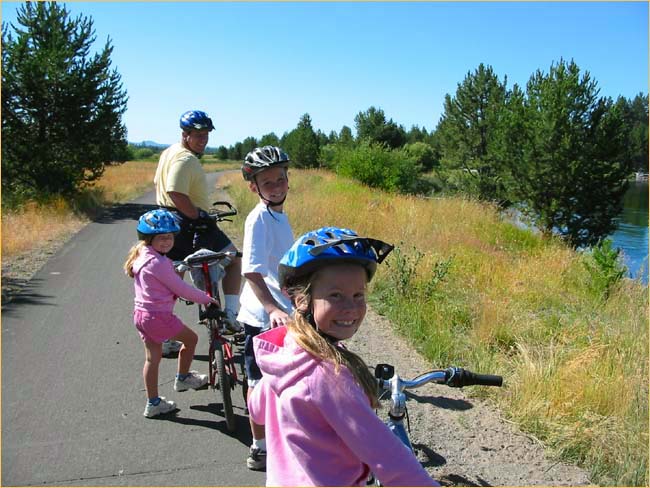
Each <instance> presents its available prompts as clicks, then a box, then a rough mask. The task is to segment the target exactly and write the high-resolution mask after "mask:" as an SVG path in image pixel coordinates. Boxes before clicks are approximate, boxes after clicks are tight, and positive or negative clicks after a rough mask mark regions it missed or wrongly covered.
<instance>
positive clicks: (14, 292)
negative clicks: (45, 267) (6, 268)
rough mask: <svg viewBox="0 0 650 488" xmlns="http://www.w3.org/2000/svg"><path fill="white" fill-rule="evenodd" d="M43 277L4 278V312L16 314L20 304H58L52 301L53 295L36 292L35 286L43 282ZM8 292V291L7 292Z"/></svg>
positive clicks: (4, 313)
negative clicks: (27, 278) (26, 278)
mask: <svg viewBox="0 0 650 488" xmlns="http://www.w3.org/2000/svg"><path fill="white" fill-rule="evenodd" d="M42 281H43V280H41V279H32V280H29V281H27V280H21V279H14V278H2V287H3V289H5V290H4V291H3V294H2V314H3V315H15V314H16V312H17V308H18V306H20V305H24V304H31V305H50V306H54V305H56V304H55V303H54V302H51V301H50V299H51V298H53V296H52V295H43V294H41V293H35V292H34V288H36V287H38V285H39V284H40V283H41V282H42ZM5 292H6V293H5Z"/></svg>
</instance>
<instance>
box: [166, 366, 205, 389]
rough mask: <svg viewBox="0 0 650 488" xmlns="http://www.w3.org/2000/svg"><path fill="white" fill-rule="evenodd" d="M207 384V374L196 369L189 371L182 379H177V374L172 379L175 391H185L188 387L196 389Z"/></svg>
mask: <svg viewBox="0 0 650 488" xmlns="http://www.w3.org/2000/svg"><path fill="white" fill-rule="evenodd" d="M207 384H208V375H207V374H199V373H198V372H197V371H190V372H189V373H188V375H187V378H185V379H184V380H179V379H178V376H177V377H176V380H175V381H174V390H176V391H185V390H188V389H190V388H192V389H193V390H198V389H199V388H201V387H202V386H205V385H207Z"/></svg>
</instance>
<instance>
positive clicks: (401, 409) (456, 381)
mask: <svg viewBox="0 0 650 488" xmlns="http://www.w3.org/2000/svg"><path fill="white" fill-rule="evenodd" d="M375 378H376V379H377V383H378V386H379V400H380V401H381V400H383V399H384V398H385V396H386V394H390V395H391V397H390V408H389V410H388V420H386V422H385V424H386V425H387V426H388V428H389V429H390V430H391V431H392V432H393V433H394V434H395V435H396V436H397V437H398V438H399V439H400V440H401V441H402V443H403V444H404V445H405V446H406V447H408V448H409V449H410V450H411V451H413V446H412V445H411V441H410V439H409V435H408V432H410V425H409V417H408V409H407V406H406V393H405V391H406V390H408V389H413V388H418V387H420V386H423V385H425V384H427V383H436V384H440V385H447V386H449V387H452V388H463V387H464V386H472V385H482V386H502V385H503V378H502V377H501V376H497V375H491V374H477V373H473V372H471V371H469V370H466V369H463V368H457V367H450V368H446V369H437V370H433V371H429V372H427V373H423V374H421V375H419V376H416V377H415V378H413V379H412V380H405V379H402V378H400V377H399V375H398V374H397V373H396V372H395V367H394V366H392V365H390V364H378V365H377V366H376V367H375ZM404 417H406V422H407V426H406V428H404ZM407 431H408V432H407ZM367 484H368V485H375V486H382V485H381V481H380V480H378V479H377V478H376V477H375V476H374V475H373V474H371V475H370V477H369V479H368V483H367Z"/></svg>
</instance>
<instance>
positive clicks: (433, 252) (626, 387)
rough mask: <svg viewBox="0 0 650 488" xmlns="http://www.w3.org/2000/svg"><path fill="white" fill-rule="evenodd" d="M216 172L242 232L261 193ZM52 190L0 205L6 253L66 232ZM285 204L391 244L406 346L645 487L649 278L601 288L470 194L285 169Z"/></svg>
mask: <svg viewBox="0 0 650 488" xmlns="http://www.w3.org/2000/svg"><path fill="white" fill-rule="evenodd" d="M235 166H236V164H231V165H230V166H226V167H230V168H232V167H235ZM207 167H208V169H219V168H223V167H224V166H222V165H218V166H217V165H214V166H213V165H208V166H207ZM154 170H155V164H151V163H143V162H137V163H127V164H125V165H121V166H116V167H110V168H108V169H107V172H106V174H105V175H104V177H103V178H102V179H101V180H100V181H99V183H98V185H97V187H98V190H97V191H98V192H99V193H100V196H101V198H100V199H98V200H99V201H102V202H105V203H112V202H118V201H126V200H129V199H131V198H133V197H134V196H136V195H137V194H139V193H142V191H144V190H145V189H149V188H151V186H150V184H149V183H148V182H150V181H151V180H152V177H153V172H154ZM134 182H144V186H139V185H137V184H135V183H134ZM225 183H226V184H228V185H229V186H228V192H229V194H230V195H231V197H232V200H233V203H234V204H235V205H236V206H237V207H238V209H239V211H240V215H239V216H238V217H237V218H236V219H235V221H234V222H233V223H232V224H227V225H230V226H232V228H231V229H232V230H233V231H234V230H236V231H237V232H238V233H241V228H242V227H243V220H244V218H245V216H246V214H247V213H248V211H249V210H250V209H251V208H252V207H253V205H254V204H255V202H256V198H255V195H254V194H252V193H250V192H249V191H248V189H247V188H246V187H245V185H244V183H243V181H242V180H241V177H240V176H239V175H236V174H235V175H231V176H228V177H226V180H225ZM55 203H56V205H54V206H55V208H54V209H49V208H45V207H38V206H36V205H32V206H27V207H26V209H25V210H24V211H22V212H18V213H17V214H5V211H4V209H3V215H2V217H3V221H2V227H3V235H2V252H3V256H6V254H5V253H7V251H6V249H9V248H11V249H13V250H12V252H14V253H15V252H20V251H21V250H24V249H25V246H28V245H30V244H31V243H32V237H33V236H34V235H51V234H52V233H56V232H62V233H65V232H69V230H66V225H67V224H66V222H72V223H74V222H79V221H83V219H84V217H77V216H75V215H74V213H73V212H72V211H71V208H72V207H71V206H70V205H68V204H66V203H65V202H55ZM286 209H287V212H288V214H289V215H290V219H291V222H292V225H293V227H294V232H295V234H296V235H299V234H300V233H302V232H304V231H306V230H309V229H312V228H316V227H319V226H321V225H337V226H347V227H351V228H353V229H355V230H357V231H358V232H360V233H362V234H366V235H371V236H376V237H378V238H381V239H384V240H386V241H389V242H393V243H395V244H397V245H398V249H397V250H396V251H395V252H394V253H393V255H392V256H391V257H390V258H389V259H388V260H387V262H386V265H385V266H383V265H382V266H380V270H379V272H378V279H376V280H375V281H374V285H375V286H374V289H373V297H374V302H375V308H376V309H377V310H378V311H380V312H381V313H384V314H386V315H387V316H388V317H389V318H390V319H391V320H392V321H393V323H394V324H395V325H396V327H397V328H398V330H399V331H400V333H402V334H404V335H405V336H407V337H408V338H409V339H410V340H411V341H412V343H413V347H414V348H415V349H417V350H418V351H420V352H421V353H422V354H423V355H424V356H425V357H427V358H428V359H429V361H430V362H431V364H432V365H434V366H447V365H450V364H458V365H462V366H466V367H468V368H470V369H474V370H476V371H485V372H494V373H497V374H502V375H503V376H504V377H505V382H506V385H505V388H504V389H501V390H499V391H494V390H492V391H491V392H490V393H491V394H492V395H493V398H494V401H495V402H497V403H498V404H499V405H500V407H501V408H502V410H503V412H504V414H505V415H506V416H507V417H508V418H510V419H511V420H512V421H514V422H516V423H517V424H518V425H520V426H521V427H522V428H523V430H525V431H527V432H529V433H531V434H533V435H535V436H536V437H538V438H539V439H541V440H542V441H543V442H544V443H545V444H546V445H547V446H548V447H549V449H550V450H552V451H554V452H555V453H556V454H557V455H558V456H560V457H561V458H563V459H565V460H568V461H572V462H576V463H579V464H581V465H583V466H584V467H586V468H587V469H588V470H590V471H591V474H592V481H593V482H594V483H597V484H600V485H625V486H647V483H648V474H647V470H648V293H647V288H644V287H642V286H640V285H639V284H638V283H634V282H630V281H628V280H624V281H623V282H622V283H621V284H620V285H619V286H617V287H615V288H614V289H613V290H611V291H610V293H609V298H607V299H604V298H603V295H602V293H600V291H599V290H598V288H597V287H596V288H594V287H593V286H592V284H591V276H590V274H589V272H588V271H587V270H586V268H585V266H583V261H584V259H585V258H584V257H581V256H579V255H578V254H576V253H574V252H573V251H571V250H569V249H567V248H566V247H564V246H562V245H561V244H559V243H557V242H554V241H550V242H548V241H543V240H541V239H540V238H539V237H537V236H535V235H532V234H531V233H529V232H526V231H522V230H520V229H517V228H515V227H514V226H513V225H511V224H509V223H507V222H503V221H502V220H501V219H500V218H499V216H498V214H497V212H496V211H495V210H494V209H492V208H490V207H487V206H485V205H483V204H479V203H475V202H471V201H468V200H463V199H455V198H446V199H439V200H437V199H434V200H423V199H417V198H412V197H405V196H395V195H387V194H385V193H382V192H379V191H373V190H370V189H368V188H365V187H363V186H361V185H358V184H356V183H354V182H351V181H347V180H342V179H338V178H336V177H335V176H333V175H331V174H329V173H326V172H319V171H296V170H294V171H292V181H291V194H290V195H289V198H288V200H287V205H286ZM11 219H13V220H11ZM5 228H8V229H10V230H9V231H8V232H5ZM226 230H227V231H228V227H226ZM19 234H24V235H25V236H26V237H25V239H23V240H22V241H21V242H19V239H18V237H17V236H18V235H19ZM30 236H31V237H30ZM21 246H22V248H21ZM16 249H18V251H16ZM473 393H474V394H485V393H484V390H480V389H475V390H473Z"/></svg>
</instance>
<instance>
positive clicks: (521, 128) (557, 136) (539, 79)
mask: <svg viewBox="0 0 650 488" xmlns="http://www.w3.org/2000/svg"><path fill="white" fill-rule="evenodd" d="M598 92H599V90H598V88H597V83H596V82H595V81H594V80H592V79H591V76H590V74H589V73H588V72H586V73H585V74H583V75H582V76H581V73H580V69H579V67H578V66H577V65H576V64H575V63H574V62H573V61H571V62H570V63H567V62H565V61H563V60H560V62H559V63H557V64H553V65H551V69H550V71H549V73H548V74H544V73H543V72H541V71H540V70H538V71H537V72H536V73H535V74H533V75H532V76H531V78H530V80H529V81H528V83H527V86H526V96H525V97H523V96H519V105H518V106H517V105H516V104H514V103H513V105H512V106H511V107H510V110H511V112H510V113H511V114H513V113H515V114H516V115H511V127H510V129H509V130H508V132H509V133H510V141H511V146H512V147H514V146H516V147H517V148H518V152H519V158H517V159H515V158H513V159H512V160H511V164H510V169H511V171H512V173H513V177H514V178H513V184H514V190H515V193H516V195H517V196H518V201H519V202H521V203H522V204H523V206H522V210H524V212H525V213H527V214H528V215H529V216H530V217H531V218H532V220H533V222H534V223H535V224H536V226H537V227H538V228H540V229H542V230H543V231H544V232H546V233H548V234H550V233H556V234H559V235H560V236H562V237H563V238H564V239H565V240H566V241H567V242H568V243H569V244H571V245H572V246H574V247H584V246H591V245H594V244H596V243H597V242H598V241H599V240H601V239H602V238H604V237H606V236H607V235H609V234H610V233H611V232H612V231H613V230H614V229H615V228H616V222H615V218H616V217H617V216H618V215H619V214H620V212H621V209H622V197H623V195H624V193H625V190H626V189H627V180H626V179H627V176H628V175H629V173H630V171H631V170H632V168H631V167H630V164H629V162H626V161H625V157H624V155H625V151H624V149H625V147H624V146H625V141H626V134H625V128H624V125H623V117H622V113H621V111H620V110H619V109H618V108H617V107H616V106H614V104H613V102H612V100H611V99H609V98H603V97H600V98H599V97H598Z"/></svg>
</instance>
